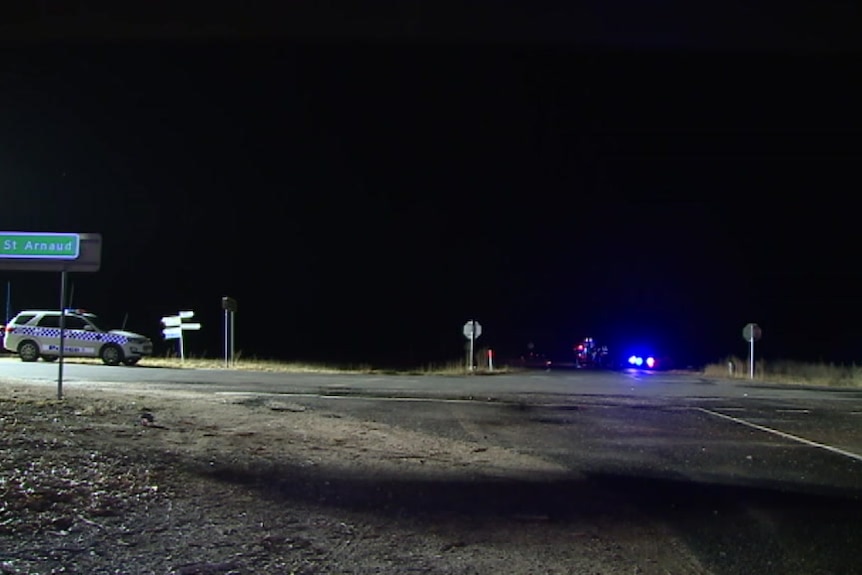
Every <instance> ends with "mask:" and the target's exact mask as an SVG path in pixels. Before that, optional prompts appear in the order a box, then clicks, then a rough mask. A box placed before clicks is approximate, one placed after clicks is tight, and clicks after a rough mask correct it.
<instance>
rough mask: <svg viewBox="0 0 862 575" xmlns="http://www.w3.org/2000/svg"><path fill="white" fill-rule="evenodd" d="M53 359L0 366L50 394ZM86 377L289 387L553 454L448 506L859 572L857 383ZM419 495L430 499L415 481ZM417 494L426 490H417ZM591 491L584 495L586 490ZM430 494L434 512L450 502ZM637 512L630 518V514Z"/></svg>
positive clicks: (730, 561)
mask: <svg viewBox="0 0 862 575" xmlns="http://www.w3.org/2000/svg"><path fill="white" fill-rule="evenodd" d="M57 371H58V368H57V365H56V364H54V365H52V364H44V363H41V362H39V363H34V364H24V363H21V362H19V361H18V360H15V359H3V360H0V377H2V378H4V379H7V378H8V379H18V380H22V382H24V383H29V384H33V385H42V386H44V387H45V390H46V394H52V395H53V394H55V388H56V380H57ZM78 385H87V386H93V385H96V386H114V385H123V386H129V385H134V386H137V387H140V388H141V389H142V390H146V389H151V390H155V389H159V388H182V389H186V390H199V391H201V392H202V393H266V394H283V395H289V396H290V397H291V398H292V401H296V402H299V403H303V404H307V405H309V406H311V407H314V408H316V409H327V410H331V411H334V412H349V413H351V414H352V415H356V416H360V417H364V418H367V419H369V420H372V421H381V422H386V423H390V424H393V425H398V426H402V427H407V428H411V429H417V430H422V431H424V432H426V433H434V434H439V435H443V436H451V437H455V438H458V439H462V440H463V439H467V440H472V441H476V442H478V443H486V444H493V445H497V446H503V447H507V448H512V449H516V450H519V451H521V452H526V453H530V454H535V455H538V456H540V457H543V458H546V459H550V460H553V461H555V462H557V463H559V464H561V465H562V466H564V467H565V468H566V469H568V470H571V473H570V474H569V475H567V476H565V477H560V478H556V479H553V480H548V481H543V482H534V483H529V482H527V483H524V482H520V483H518V482H515V483H512V482H508V483H507V482H502V483H499V484H496V483H495V484H493V485H489V484H487V483H483V484H482V487H481V491H480V492H477V491H475V490H473V488H471V487H470V486H458V487H457V488H456V487H454V486H450V488H451V490H452V492H451V493H450V494H449V496H450V497H451V501H449V502H448V505H450V506H455V507H458V508H459V509H461V510H467V511H469V512H470V513H479V514H481V513H483V512H487V511H489V510H491V509H497V510H499V508H500V507H501V506H504V507H508V508H510V511H513V512H514V511H519V512H523V513H524V514H530V515H539V516H543V517H546V518H547V520H550V521H565V519H566V518H567V517H572V516H574V515H582V514H584V513H611V514H612V513H614V509H616V508H619V507H620V506H623V507H625V508H627V509H629V510H630V509H637V510H639V512H641V513H643V514H645V516H649V517H650V518H651V519H652V520H656V519H657V518H658V519H659V520H661V521H664V522H666V523H667V524H668V525H671V526H672V527H673V529H674V530H675V532H678V533H682V534H683V535H684V537H685V538H686V539H687V541H686V542H687V544H688V545H689V546H690V547H691V548H693V549H696V550H698V551H699V557H700V560H701V562H702V563H703V565H705V566H706V567H707V568H708V569H709V570H710V571H711V572H713V573H811V574H814V573H862V562H860V561H859V560H858V549H859V548H860V547H862V530H859V529H856V528H855V525H856V523H857V522H858V520H859V517H862V500H860V495H862V391H859V390H849V389H805V388H800V387H790V386H779V385H767V384H762V383H757V384H755V383H751V382H746V381H722V380H712V379H706V378H703V377H700V376H698V375H686V374H668V373H647V372H635V371H631V372H621V373H614V372H587V371H561V372H556V371H549V372H545V371H539V372H527V373H521V374H507V375H496V376H479V375H476V376H464V377H436V376H416V377H402V376H376V375H375V376H362V375H323V374H284V373H263V372H247V371H235V370H227V369H222V370H192V369H167V368H146V367H137V368H128V367H107V366H102V365H78V364H67V365H66V366H65V382H64V388H63V389H64V393H65V394H66V395H68V394H74V393H75V387H76V386H78ZM412 489H413V491H412V492H411V496H410V497H409V499H410V501H411V502H412V504H413V505H419V504H421V501H423V497H422V495H421V489H420V488H418V487H416V486H414V487H413V488H412ZM417 493H418V495H417ZM579 493H580V494H585V493H589V496H588V497H579ZM441 497H446V495H441V492H440V491H439V487H435V493H434V497H433V498H429V499H428V501H429V505H433V506H437V507H439V506H440V505H445V504H447V503H441V499H440V498H441ZM627 517H630V515H627Z"/></svg>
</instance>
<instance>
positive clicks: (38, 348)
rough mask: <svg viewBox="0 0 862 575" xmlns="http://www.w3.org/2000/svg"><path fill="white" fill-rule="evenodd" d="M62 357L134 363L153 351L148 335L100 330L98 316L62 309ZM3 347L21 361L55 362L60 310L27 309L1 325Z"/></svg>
mask: <svg viewBox="0 0 862 575" xmlns="http://www.w3.org/2000/svg"><path fill="white" fill-rule="evenodd" d="M65 319H66V321H65V326H64V327H65V334H64V335H63V337H64V341H63V349H64V351H63V356H64V357H98V358H99V359H101V360H102V361H103V362H104V363H105V364H106V365H119V364H120V363H123V364H125V365H135V364H136V363H138V361H140V359H141V358H142V357H144V356H147V355H152V353H153V342H152V341H151V340H150V338H148V337H146V336H143V335H140V334H137V333H133V332H130V331H122V330H107V329H103V328H102V327H101V325H100V323H99V319H98V318H97V317H96V316H95V315H93V314H91V313H88V312H85V311H83V310H66V318H65ZM4 332H5V333H4V338H3V347H4V348H6V349H7V350H8V351H11V352H13V353H17V354H18V356H19V357H20V358H21V361H36V360H37V359H39V358H40V357H41V358H42V359H43V360H44V361H55V360H56V359H57V358H58V357H59V354H60V312H59V311H44V310H30V311H22V312H21V313H19V314H18V315H16V316H15V317H14V318H13V319H12V320H11V321H10V322H9V323H8V324H7V325H6V327H5V328H4Z"/></svg>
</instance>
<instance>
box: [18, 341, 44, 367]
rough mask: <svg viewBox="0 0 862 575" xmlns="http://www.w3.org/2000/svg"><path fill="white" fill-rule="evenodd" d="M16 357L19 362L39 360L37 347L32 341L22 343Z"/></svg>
mask: <svg viewBox="0 0 862 575" xmlns="http://www.w3.org/2000/svg"><path fill="white" fill-rule="evenodd" d="M18 356H19V357H20V358H21V361H28V362H29V361H36V360H37V359H39V346H38V345H36V343H35V342H32V341H22V342H21V344H20V345H19V346H18Z"/></svg>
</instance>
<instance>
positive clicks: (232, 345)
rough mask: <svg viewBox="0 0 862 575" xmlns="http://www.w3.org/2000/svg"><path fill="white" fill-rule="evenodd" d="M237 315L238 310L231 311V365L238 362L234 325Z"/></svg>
mask: <svg viewBox="0 0 862 575" xmlns="http://www.w3.org/2000/svg"><path fill="white" fill-rule="evenodd" d="M235 315H236V312H234V311H231V312H230V364H231V365H234V363H235V362H236V356H235V355H234V343H235V342H236V338H235V335H236V334H235V333H234V326H235V323H234V316H235Z"/></svg>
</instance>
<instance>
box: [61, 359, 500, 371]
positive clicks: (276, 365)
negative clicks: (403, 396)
mask: <svg viewBox="0 0 862 575" xmlns="http://www.w3.org/2000/svg"><path fill="white" fill-rule="evenodd" d="M65 361H66V363H85V364H98V365H101V363H102V362H101V360H98V359H87V358H68V359H66V360H65ZM138 365H140V366H145V367H168V368H174V369H233V370H241V371H268V372H279V373H320V374H327V373H330V374H335V373H341V374H360V375H361V374H364V375H452V376H455V375H466V374H468V370H467V367H466V366H465V365H464V363H462V362H458V361H452V362H448V363H441V364H427V365H424V366H419V367H415V368H407V369H395V368H386V367H375V366H372V365H370V364H359V365H329V364H315V363H304V362H285V361H278V360H273V359H258V358H244V357H241V356H240V357H238V359H236V361H234V362H233V364H231V365H230V366H228V365H226V364H225V361H224V359H211V358H202V357H187V358H185V359H180V358H179V357H172V356H165V357H146V358H144V359H142V360H141V361H140V363H139V364H138ZM511 371H512V370H511V369H509V368H508V367H506V366H501V367H495V368H494V370H493V371H490V370H488V369H484V368H477V369H476V370H474V372H473V373H474V374H475V375H497V374H503V373H511Z"/></svg>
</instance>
